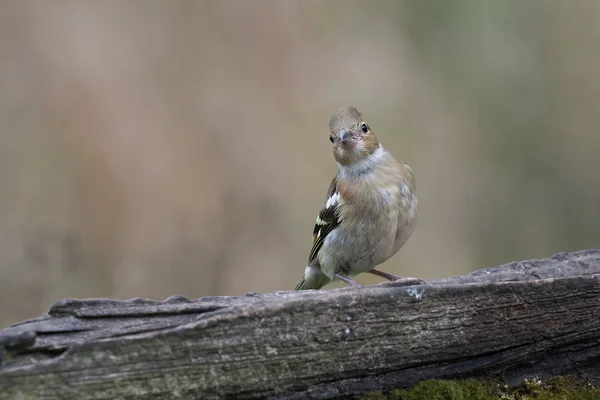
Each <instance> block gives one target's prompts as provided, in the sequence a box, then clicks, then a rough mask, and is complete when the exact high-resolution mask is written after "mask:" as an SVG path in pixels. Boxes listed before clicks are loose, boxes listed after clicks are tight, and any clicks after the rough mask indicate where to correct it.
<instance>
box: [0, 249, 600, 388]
mask: <svg viewBox="0 0 600 400" xmlns="http://www.w3.org/2000/svg"><path fill="white" fill-rule="evenodd" d="M599 278H600V250H585V251H580V252H576V253H561V254H557V255H555V256H553V257H552V258H549V259H542V260H530V261H519V262H513V263H510V264H506V265H502V266H498V267H495V268H490V269H483V270H479V271H476V272H474V273H471V274H468V275H465V276H454V277H449V278H443V279H435V280H429V281H427V284H425V285H419V286H407V287H402V286H398V285H396V284H394V283H393V282H390V283H384V284H379V285H375V286H369V287H363V288H358V289H354V288H344V289H332V290H321V291H300V292H294V291H286V292H275V293H268V294H255V293H250V294H247V295H245V296H240V297H207V298H200V299H197V300H188V299H186V298H183V297H177V296H174V297H170V298H168V299H166V300H165V301H162V302H159V301H151V300H145V299H131V300H126V301H118V300H110V299H88V300H73V299H67V300H63V301H60V302H58V303H56V304H54V305H52V306H51V308H50V309H49V311H48V313H47V314H46V315H44V316H42V317H40V318H37V319H33V320H28V321H24V322H21V323H19V324H16V325H13V326H11V327H9V328H7V329H5V330H4V331H1V332H0V399H17V398H19V399H21V398H35V399H55V398H64V399H78V400H81V399H115V398H136V399H137V398H156V399H172V398H203V399H207V398H265V397H270V398H281V399H283V398H285V399H296V398H297V399H305V398H314V399H329V398H343V397H350V396H352V395H355V394H360V393H364V392H368V391H373V390H386V389H391V388H403V387H408V386H411V385H413V384H415V383H416V382H418V381H421V380H424V379H431V378H464V377H475V376H482V375H485V376H489V375H493V376H495V377H497V378H500V379H503V380H504V381H505V382H506V383H507V384H509V385H514V384H518V383H520V382H521V381H522V380H523V379H525V378H531V377H533V376H537V377H539V378H542V379H544V378H548V377H551V376H556V375H579V376H582V377H584V378H587V379H589V380H590V381H591V382H593V383H595V384H600V362H599V361H600V322H599V321H600V279H599ZM4 306H5V307H6V306H7V305H4Z"/></svg>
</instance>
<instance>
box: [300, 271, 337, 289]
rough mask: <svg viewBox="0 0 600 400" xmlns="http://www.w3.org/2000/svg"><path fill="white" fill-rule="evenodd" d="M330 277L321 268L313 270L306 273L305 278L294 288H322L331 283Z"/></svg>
mask: <svg viewBox="0 0 600 400" xmlns="http://www.w3.org/2000/svg"><path fill="white" fill-rule="evenodd" d="M329 281H330V279H329V278H328V277H327V276H326V275H325V274H323V273H322V272H321V271H320V269H319V270H318V271H314V270H313V271H311V273H309V274H307V273H305V274H304V278H302V280H301V281H300V282H298V284H297V285H296V289H294V290H309V289H316V290H318V289H321V288H322V287H323V286H325V285H327V284H328V283H329Z"/></svg>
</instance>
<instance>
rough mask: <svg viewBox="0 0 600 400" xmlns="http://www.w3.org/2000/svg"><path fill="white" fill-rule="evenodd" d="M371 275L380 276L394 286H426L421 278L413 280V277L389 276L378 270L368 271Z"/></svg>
mask: <svg viewBox="0 0 600 400" xmlns="http://www.w3.org/2000/svg"><path fill="white" fill-rule="evenodd" d="M368 272H369V273H370V274H373V275H377V276H380V277H382V278H384V279H387V280H388V281H392V282H394V286H410V285H424V284H426V283H427V282H425V281H424V280H423V279H420V278H411V277H401V276H398V275H394V274H388V273H387V272H383V271H378V270H376V269H372V270H370V271H368Z"/></svg>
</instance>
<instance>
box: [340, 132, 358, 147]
mask: <svg viewBox="0 0 600 400" xmlns="http://www.w3.org/2000/svg"><path fill="white" fill-rule="evenodd" d="M353 135H354V134H353V133H352V131H349V130H348V129H342V130H341V131H340V133H339V137H340V142H342V144H346V143H348V141H349V140H350V138H351V137H352V136H353Z"/></svg>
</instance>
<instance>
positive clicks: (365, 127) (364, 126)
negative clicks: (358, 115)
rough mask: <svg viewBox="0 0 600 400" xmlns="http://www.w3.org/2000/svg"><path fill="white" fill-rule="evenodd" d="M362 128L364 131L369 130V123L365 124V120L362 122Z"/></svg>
mask: <svg viewBox="0 0 600 400" xmlns="http://www.w3.org/2000/svg"><path fill="white" fill-rule="evenodd" d="M360 129H362V131H363V132H364V133H367V132H369V127H368V126H367V124H365V123H364V122H363V123H362V125H361V126H360Z"/></svg>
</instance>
